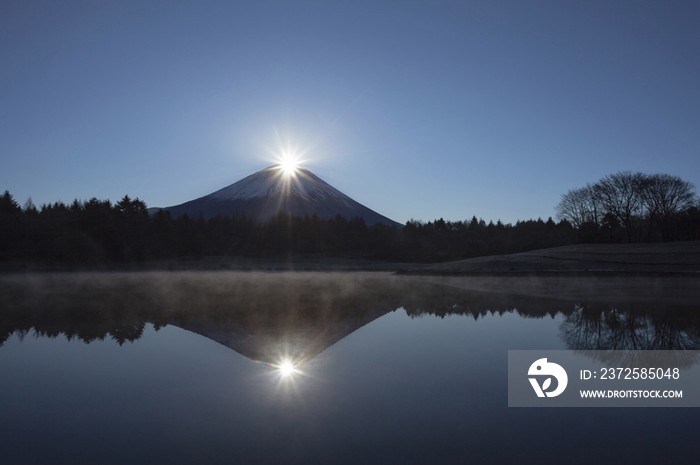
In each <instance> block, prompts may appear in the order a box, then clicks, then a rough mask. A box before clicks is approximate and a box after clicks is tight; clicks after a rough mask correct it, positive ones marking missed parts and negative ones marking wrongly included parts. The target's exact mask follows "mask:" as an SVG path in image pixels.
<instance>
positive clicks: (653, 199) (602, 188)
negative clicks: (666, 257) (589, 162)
mask: <svg viewBox="0 0 700 465" xmlns="http://www.w3.org/2000/svg"><path fill="white" fill-rule="evenodd" d="M699 207H700V203H699V201H698V197H697V196H696V194H695V186H693V184H691V183H689V182H687V181H684V180H683V179H681V178H680V177H678V176H672V175H669V174H651V175H649V174H644V173H639V172H636V173H633V172H630V171H621V172H618V173H616V174H612V175H608V176H605V177H604V178H602V179H601V180H599V181H598V182H596V183H594V184H590V183H589V184H586V185H585V186H584V187H580V188H578V189H572V190H569V191H568V192H567V193H566V194H564V195H562V198H561V200H560V202H559V203H558V204H557V206H556V211H557V219H559V220H561V221H568V222H570V223H571V224H572V225H573V227H574V228H576V229H577V230H578V232H579V241H580V242H654V241H673V240H698V239H700V210H699Z"/></svg>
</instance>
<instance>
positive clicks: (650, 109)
mask: <svg viewBox="0 0 700 465" xmlns="http://www.w3.org/2000/svg"><path fill="white" fill-rule="evenodd" d="M59 3H60V4H59ZM142 3H146V2H141V1H137V2H128V1H120V2H99V1H90V2H53V1H48V2H32V1H26V0H22V1H12V0H10V1H7V0H6V1H4V2H2V3H0V63H1V64H2V65H1V66H0V157H1V158H0V163H1V168H0V190H1V191H4V190H6V189H7V190H9V191H10V193H11V194H13V195H14V197H15V198H16V199H17V201H18V202H19V203H20V204H23V203H24V202H25V201H26V200H27V198H28V197H30V196H31V198H32V199H33V201H34V203H35V204H37V205H40V204H42V203H46V202H54V201H57V200H63V201H65V202H70V201H72V200H73V199H74V198H79V199H87V198H90V197H97V198H100V199H106V198H109V199H111V200H118V199H119V198H121V197H123V196H124V195H125V194H128V195H129V196H131V197H139V198H141V199H142V200H144V201H145V202H146V203H147V204H148V205H149V206H168V205H175V204H178V203H182V202H185V201H187V200H191V199H194V198H196V197H200V196H202V195H205V194H208V193H210V192H212V191H214V190H217V189H219V188H221V187H224V186H226V185H228V184H231V183H233V182H235V181H238V180H240V179H241V178H243V177H245V176H247V175H249V174H252V173H253V172H255V171H258V170H260V169H263V168H265V167H267V166H269V165H271V164H273V163H274V160H273V156H272V155H271V152H274V151H275V150H276V148H277V147H278V146H279V143H280V141H282V142H283V143H284V144H287V143H290V144H291V145H293V146H295V147H299V148H300V150H302V151H304V152H305V156H304V158H305V163H304V165H305V166H307V167H308V168H309V169H311V170H312V171H313V172H314V173H315V174H317V175H318V176H320V177H321V178H322V179H324V180H326V181H327V182H329V183H330V184H332V185H333V186H335V187H336V188H338V189H340V190H341V191H343V192H345V193H346V194H348V195H349V196H351V197H353V198H354V199H355V200H357V201H359V202H360V203H363V204H365V205H366V206H368V207H370V208H372V209H374V210H376V211H378V212H380V213H382V214H384V215H386V216H389V217H390V218H392V219H394V220H396V221H400V222H405V221H407V220H408V219H410V218H415V219H422V220H425V221H427V220H433V219H435V218H439V217H444V218H445V219H450V220H464V219H467V218H471V216H472V215H476V216H477V217H483V218H484V219H485V220H487V221H488V220H494V221H495V220H497V219H501V220H502V221H504V222H515V221H516V220H518V219H529V218H537V217H542V218H543V219H546V218H547V217H549V216H554V206H555V205H556V203H557V202H558V200H559V197H560V195H561V194H562V193H565V192H566V191H567V190H568V189H570V188H576V187H580V186H582V185H584V184H585V183H586V182H594V181H597V180H598V179H599V178H600V177H602V176H604V175H606V174H611V173H615V172H617V171H619V170H632V171H637V170H639V171H642V172H646V173H657V172H659V173H661V172H663V173H670V174H674V175H679V176H681V177H683V178H684V179H685V180H688V181H691V182H693V183H694V184H695V185H696V186H697V185H700V27H698V25H699V24H700V3H698V2H697V1H688V2H674V1H663V2H661V1H657V2H645V1H637V0H635V1H620V2H594V1H580V2H559V1H549V2H538V1H530V2H523V1H512V2H510V1H484V2H451V1H433V2H410V1H401V2H381V1H368V2H361V1H353V2H341V1H325V2H303V1H302V2H290V1H283V2H268V1H259V2H238V3H234V2H187V1H181V2H177V1H172V2H162V3H159V2H147V3H148V5H146V6H144V5H142Z"/></svg>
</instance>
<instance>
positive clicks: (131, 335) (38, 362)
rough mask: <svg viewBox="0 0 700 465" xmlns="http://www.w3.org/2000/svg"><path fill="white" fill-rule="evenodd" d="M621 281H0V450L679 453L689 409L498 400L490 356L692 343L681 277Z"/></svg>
mask: <svg viewBox="0 0 700 465" xmlns="http://www.w3.org/2000/svg"><path fill="white" fill-rule="evenodd" d="M504 282H506V283H510V284H508V285H506V284H504ZM580 282H581V280H580V279H577V281H576V283H580ZM621 283H622V282H621ZM621 283H618V284H617V285H615V286H610V284H609V282H607V284H606V281H605V280H598V281H597V282H591V283H588V287H581V286H578V287H576V286H574V287H576V288H577V289H578V292H573V291H571V289H568V291H567V292H556V290H557V289H565V288H567V285H565V284H561V283H560V284H557V285H553V284H548V283H547V282H542V281H538V283H537V284H533V283H528V282H525V281H523V280H518V281H517V282H516V281H515V280H514V281H507V280H506V281H500V282H494V281H488V280H486V278H481V280H474V279H470V278H456V277H452V278H447V277H445V278H440V277H432V278H421V277H418V276H400V277H399V276H392V275H390V274H386V273H256V272H197V273H190V272H173V273H155V272H152V273H150V272H143V273H93V274H90V273H63V274H60V273H59V274H37V275H31V274H26V275H5V276H2V277H0V291H1V294H0V295H1V297H0V344H1V345H0V412H1V414H0V454H1V459H0V460H1V461H2V463H9V464H25V463H26V464H44V463H46V464H48V463H51V464H58V463H66V464H79V463H90V464H96V463H104V464H122V463H168V464H191V463H198V464H199V463H205V464H219V463H221V464H224V463H225V464H229V463H285V464H286V463H298V464H309V463H338V464H343V463H377V464H380V463H381V464H385V463H402V464H405V463H421V464H422V463H537V464H542V463H604V464H605V463H655V462H664V463H673V462H676V463H688V462H690V461H696V460H697V459H696V456H697V453H698V447H697V438H698V436H699V435H700V426H699V423H698V419H697V418H698V411H697V410H696V409H693V408H549V409H548V408H509V407H508V377H507V364H508V351H509V350H526V349H533V350H534V349H571V350H589V349H606V350H611V349H645V350H671V349H673V350H689V349H693V350H697V349H700V306H699V305H698V304H696V303H695V302H697V300H695V299H694V298H693V295H691V294H692V292H694V291H693V289H696V288H697V287H698V286H697V285H698V282H697V279H694V278H693V279H688V280H685V281H684V280H682V279H681V280H674V281H673V284H672V285H671V282H670V281H669V282H668V283H666V282H665V281H664V280H663V279H662V278H639V279H632V278H630V279H627V280H624V285H623V284H621ZM569 285H571V283H569ZM611 288H614V289H615V290H616V292H614V293H611V292H610V290H611ZM499 289H501V291H500V292H499ZM528 289H535V290H536V291H533V292H528ZM542 289H545V290H546V289H552V290H551V291H550V292H544V293H543V292H542ZM650 290H651V291H650ZM486 291H488V292H486ZM544 294H547V295H544ZM689 295H690V297H688V296H689Z"/></svg>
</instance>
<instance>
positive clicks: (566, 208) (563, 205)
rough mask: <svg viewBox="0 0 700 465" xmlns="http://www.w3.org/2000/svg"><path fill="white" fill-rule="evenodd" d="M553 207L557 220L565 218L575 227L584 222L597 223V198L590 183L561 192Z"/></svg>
mask: <svg viewBox="0 0 700 465" xmlns="http://www.w3.org/2000/svg"><path fill="white" fill-rule="evenodd" d="M555 209H556V211H557V215H556V216H557V219H558V220H559V221H562V220H566V221H568V222H569V223H571V224H572V225H573V226H574V227H575V228H577V229H578V228H580V227H581V225H582V224H584V223H589V222H592V223H595V224H596V225H598V224H599V209H598V200H597V199H596V198H595V196H594V192H593V186H591V185H590V184H587V185H586V186H585V187H581V188H579V189H571V190H569V192H567V193H566V194H563V195H562V196H561V200H560V201H559V203H558V204H557V206H556V207H555Z"/></svg>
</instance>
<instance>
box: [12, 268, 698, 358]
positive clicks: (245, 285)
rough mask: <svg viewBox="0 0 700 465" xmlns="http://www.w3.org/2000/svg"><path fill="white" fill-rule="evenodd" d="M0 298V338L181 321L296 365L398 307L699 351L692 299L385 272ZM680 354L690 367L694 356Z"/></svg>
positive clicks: (34, 288) (62, 283) (45, 289)
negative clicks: (494, 288)
mask: <svg viewBox="0 0 700 465" xmlns="http://www.w3.org/2000/svg"><path fill="white" fill-rule="evenodd" d="M0 296H1V297H0V346H1V345H2V344H3V343H4V342H5V341H6V340H7V339H8V338H9V337H10V336H11V335H12V334H14V333H18V334H19V336H20V337H25V336H26V335H28V334H31V335H33V336H36V337H51V338H54V337H57V336H61V335H63V336H65V337H66V338H68V339H69V340H72V339H77V340H80V341H83V342H86V343H89V342H92V341H95V340H104V339H105V338H108V337H111V338H112V339H114V340H115V341H117V342H118V343H119V344H120V345H121V344H124V343H125V342H133V341H136V340H137V339H139V338H140V337H141V335H142V334H143V331H144V328H145V327H146V325H147V324H149V323H150V324H152V325H153V326H154V328H155V329H156V330H158V329H159V328H162V327H164V326H166V325H174V326H178V327H180V328H183V329H185V330H187V331H191V332H194V333H197V334H200V335H202V336H205V337H207V338H209V339H211V340H214V341H216V342H218V343H220V344H223V345H225V346H226V347H229V348H231V349H233V350H235V351H236V352H238V353H240V354H242V355H244V356H246V357H248V358H250V359H252V360H255V361H260V362H264V363H266V364H271V365H275V364H279V363H280V362H281V360H282V358H288V359H290V360H291V361H292V362H293V364H294V365H295V366H299V365H303V364H305V363H307V362H308V361H309V360H310V359H312V358H313V357H315V356H316V355H318V354H319V353H321V352H322V351H324V350H325V349H327V348H328V347H330V346H332V345H333V344H335V343H337V342H338V341H340V340H341V339H343V338H345V337H346V336H348V335H349V334H351V333H353V332H354V331H356V330H357V329H359V328H361V327H363V326H365V325H367V324H368V323H371V322H372V321H374V320H376V319H377V318H379V317H381V316H383V315H385V314H387V313H389V312H393V311H396V310H398V309H403V311H405V312H406V313H407V314H408V315H409V316H410V317H420V316H424V315H431V316H437V317H442V318H444V317H445V316H447V315H462V316H469V317H472V318H474V319H475V320H478V319H479V317H481V316H485V315H487V314H504V313H516V314H518V315H520V316H521V317H524V318H544V317H546V316H549V317H554V316H555V315H557V314H562V315H564V320H563V322H562V323H561V325H560V338H561V339H562V340H563V341H564V343H565V344H566V347H567V348H569V349H572V350H598V351H606V350H629V349H632V350H672V349H680V350H689V349H700V314H699V313H698V308H697V307H687V306H678V305H663V304H660V305H659V304H644V303H619V302H618V303H615V304H614V305H606V304H601V303H585V302H572V301H566V300H557V299H550V298H542V297H531V296H517V295H506V294H497V293H485V292H476V291H471V290H464V289H459V288H456V287H450V286H443V285H440V284H435V283H427V282H423V281H421V280H420V278H413V277H394V276H390V275H386V274H371V273H366V274H363V273H352V274H349V273H348V274H343V273H337V274H334V273H269V274H265V273H173V274H160V273H131V274H126V273H124V274H98V275H95V274H93V275H89V274H65V275H41V276H34V277H22V276H18V277H9V278H8V277H5V278H4V279H2V280H1V281H0ZM610 356H612V355H610ZM606 361H610V360H607V359H606ZM618 362H620V361H619V360H618ZM622 362H624V361H622ZM679 362H682V365H683V366H689V365H693V364H695V363H697V362H698V360H695V359H687V360H686V359H684V360H683V361H679Z"/></svg>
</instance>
